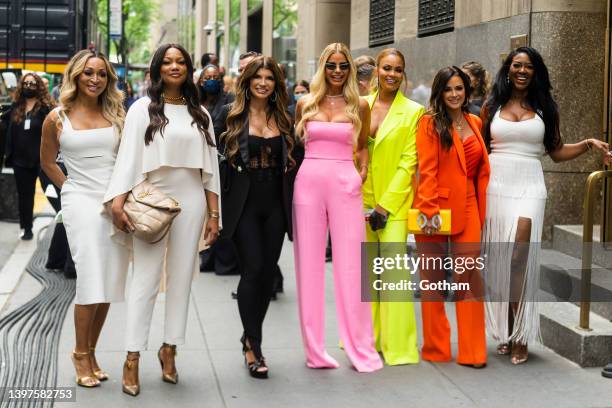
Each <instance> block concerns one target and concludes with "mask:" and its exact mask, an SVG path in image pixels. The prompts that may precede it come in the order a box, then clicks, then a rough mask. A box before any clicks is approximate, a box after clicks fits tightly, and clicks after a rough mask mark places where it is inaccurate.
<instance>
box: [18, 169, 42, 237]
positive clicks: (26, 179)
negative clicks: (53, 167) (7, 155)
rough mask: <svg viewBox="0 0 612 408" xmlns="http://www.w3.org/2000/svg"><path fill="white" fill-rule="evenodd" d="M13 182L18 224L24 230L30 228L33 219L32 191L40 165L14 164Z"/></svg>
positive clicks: (34, 189) (33, 190)
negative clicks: (15, 185) (15, 186)
mask: <svg viewBox="0 0 612 408" xmlns="http://www.w3.org/2000/svg"><path fill="white" fill-rule="evenodd" d="M13 171H14V173H15V183H16V184H17V202H18V206H19V226H20V227H21V228H22V229H25V230H31V229H32V222H33V219H34V193H35V191H36V178H37V177H38V174H39V173H40V167H32V168H29V167H21V166H17V165H14V166H13Z"/></svg>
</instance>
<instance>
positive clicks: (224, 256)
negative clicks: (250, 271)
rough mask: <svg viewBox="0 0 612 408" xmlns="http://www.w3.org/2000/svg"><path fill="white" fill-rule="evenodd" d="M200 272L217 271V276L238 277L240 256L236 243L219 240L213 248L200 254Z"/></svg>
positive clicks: (225, 239) (224, 239)
mask: <svg viewBox="0 0 612 408" xmlns="http://www.w3.org/2000/svg"><path fill="white" fill-rule="evenodd" d="M200 270H201V271H203V272H204V271H215V273H216V274H217V275H237V274H239V273H240V268H239V265H238V256H237V254H236V247H235V245H234V242H233V241H232V240H231V239H229V238H219V239H217V241H215V243H214V244H212V246H211V247H210V248H208V249H206V250H204V251H202V252H201V253H200Z"/></svg>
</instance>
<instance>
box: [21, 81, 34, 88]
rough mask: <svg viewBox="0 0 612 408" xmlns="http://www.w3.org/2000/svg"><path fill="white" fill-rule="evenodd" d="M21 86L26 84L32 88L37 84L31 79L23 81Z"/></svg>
mask: <svg viewBox="0 0 612 408" xmlns="http://www.w3.org/2000/svg"><path fill="white" fill-rule="evenodd" d="M23 86H27V87H28V88H34V87H36V86H37V84H36V82H33V81H23Z"/></svg>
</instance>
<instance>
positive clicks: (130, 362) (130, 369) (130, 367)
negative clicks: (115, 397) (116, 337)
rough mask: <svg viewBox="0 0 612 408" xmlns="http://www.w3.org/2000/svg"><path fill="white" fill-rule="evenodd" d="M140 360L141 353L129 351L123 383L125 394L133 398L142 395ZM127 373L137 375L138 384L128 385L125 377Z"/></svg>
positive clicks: (124, 366) (124, 368)
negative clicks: (139, 370) (139, 376)
mask: <svg viewBox="0 0 612 408" xmlns="http://www.w3.org/2000/svg"><path fill="white" fill-rule="evenodd" d="M139 359H140V352H138V351H135V352H131V351H128V353H127V357H126V358H125V363H124V364H123V381H122V389H123V392H124V393H126V394H128V395H131V396H132V397H135V396H137V395H138V394H140V381H139V379H138V360H139ZM127 373H135V374H136V384H133V385H127V384H126V383H125V377H126V374H127Z"/></svg>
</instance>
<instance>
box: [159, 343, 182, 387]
mask: <svg viewBox="0 0 612 408" xmlns="http://www.w3.org/2000/svg"><path fill="white" fill-rule="evenodd" d="M162 350H164V355H165V356H167V355H168V353H169V354H170V359H171V360H172V361H174V357H176V345H170V344H166V343H164V344H162V346H161V347H160V348H159V351H158V352H157V358H159V364H160V365H161V369H162V381H164V382H167V383H170V384H176V383H178V373H177V372H176V368H175V369H174V373H167V372H165V370H164V366H165V364H164V359H162Z"/></svg>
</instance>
